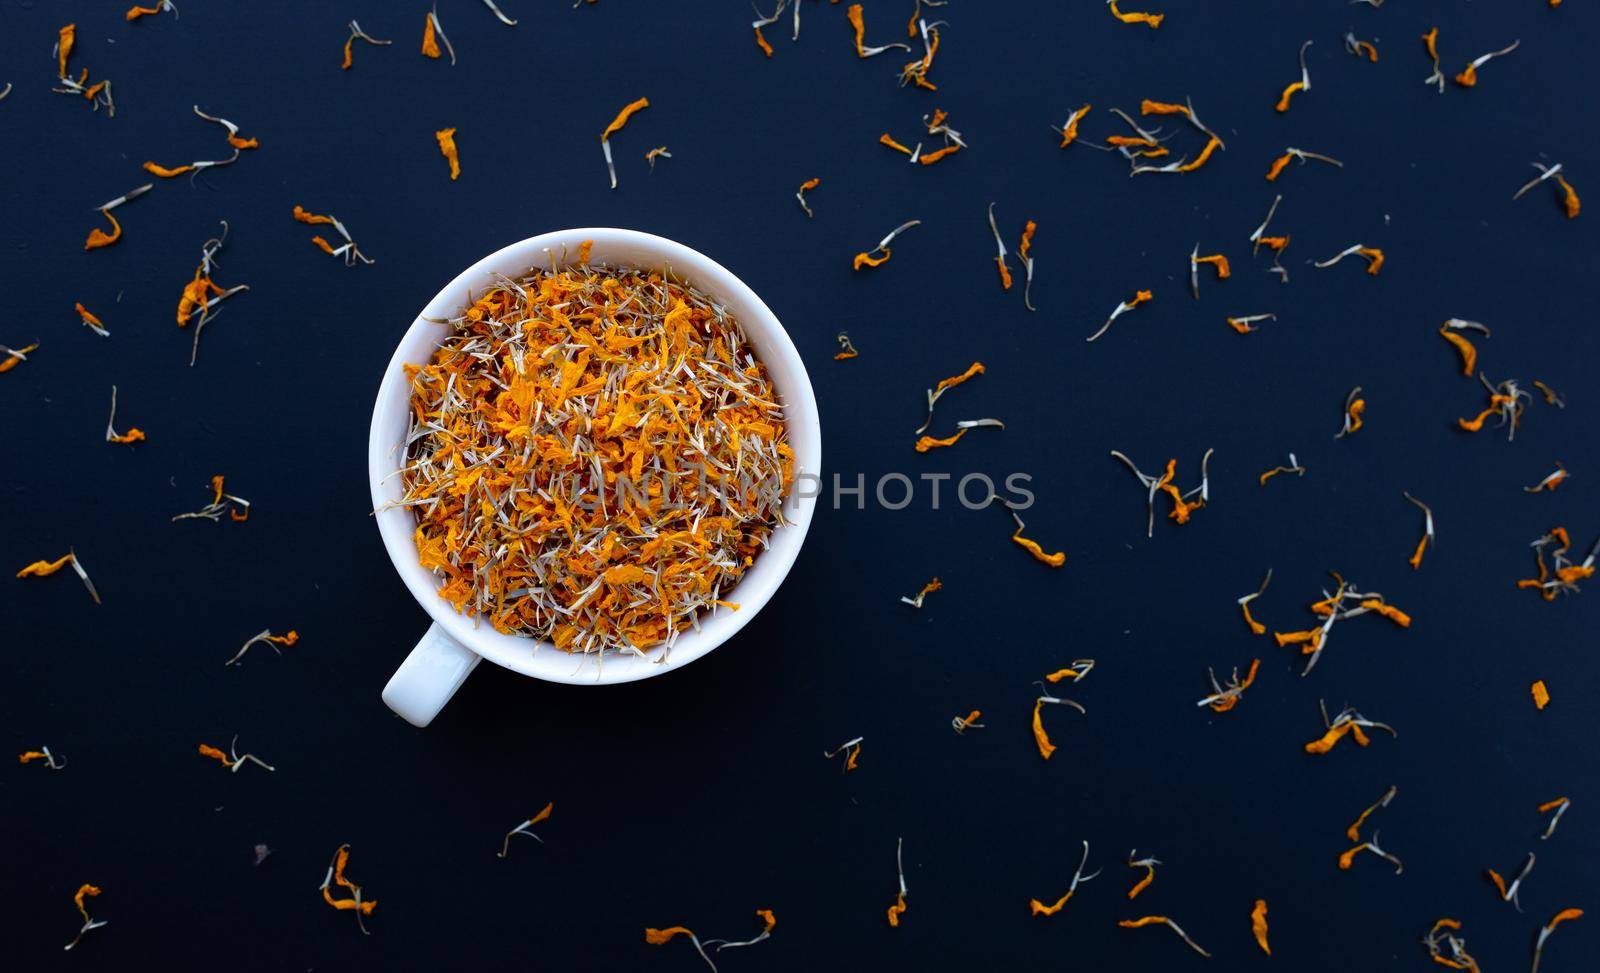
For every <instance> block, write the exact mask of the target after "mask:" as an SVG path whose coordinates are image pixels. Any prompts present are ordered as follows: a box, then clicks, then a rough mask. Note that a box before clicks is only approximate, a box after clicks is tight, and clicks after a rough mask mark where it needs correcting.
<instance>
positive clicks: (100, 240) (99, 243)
mask: <svg viewBox="0 0 1600 973" xmlns="http://www.w3.org/2000/svg"><path fill="white" fill-rule="evenodd" d="M100 215H102V216H104V217H105V218H106V219H108V220H110V221H111V232H110V233H109V234H108V233H106V232H105V231H104V230H102V229H100V228H99V227H98V226H97V227H95V228H94V229H92V230H90V231H89V239H88V240H86V241H84V244H83V249H85V250H98V249H99V248H101V247H109V246H111V245H112V244H113V243H116V242H117V241H118V240H120V239H122V224H121V223H118V222H117V218H116V217H115V216H112V215H111V211H110V210H101V211H100Z"/></svg>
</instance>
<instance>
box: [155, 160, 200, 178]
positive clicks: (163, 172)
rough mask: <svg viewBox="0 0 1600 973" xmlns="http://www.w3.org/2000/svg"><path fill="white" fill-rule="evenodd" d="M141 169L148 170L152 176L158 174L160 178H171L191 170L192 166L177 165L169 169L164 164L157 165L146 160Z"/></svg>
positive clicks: (192, 169)
mask: <svg viewBox="0 0 1600 973" xmlns="http://www.w3.org/2000/svg"><path fill="white" fill-rule="evenodd" d="M143 169H144V171H145V172H148V173H150V174H151V175H153V176H160V177H161V178H162V179H171V178H173V177H174V176H181V175H183V174H184V173H186V172H193V171H194V166H177V167H175V168H172V169H169V168H167V167H166V166H163V165H157V164H156V163H154V162H146V163H145V164H144V166H143Z"/></svg>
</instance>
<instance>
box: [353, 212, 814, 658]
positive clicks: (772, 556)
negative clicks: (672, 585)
mask: <svg viewBox="0 0 1600 973" xmlns="http://www.w3.org/2000/svg"><path fill="white" fill-rule="evenodd" d="M585 240H592V241H593V248H592V250H591V256H590V262H591V263H595V264H605V265H611V266H622V267H633V268H639V269H650V270H660V269H670V270H671V271H672V273H673V274H674V275H676V276H677V277H680V278H682V279H684V280H686V281H687V282H688V283H689V284H691V285H693V286H694V287H696V288H697V289H699V290H700V291H702V292H703V293H705V294H706V295H708V296H709V297H710V298H711V299H713V300H715V301H717V302H718V303H720V304H723V305H724V306H726V307H727V309H728V311H729V312H730V313H731V314H732V315H733V317H734V319H735V320H736V321H738V322H739V324H740V326H741V327H743V329H744V333H745V336H746V337H747V338H748V339H749V342H750V345H751V347H752V348H753V349H754V351H755V353H756V356H757V357H758V358H760V359H761V361H762V362H763V364H765V365H766V366H767V370H768V373H769V374H770V376H771V378H772V384H773V387H774V388H776V389H777V392H778V400H779V402H781V403H782V405H783V408H784V419H785V421H786V423H787V425H788V429H789V445H790V447H791V448H792V449H793V450H794V455H795V475H796V487H794V488H791V491H790V497H789V499H788V500H786V501H785V503H784V507H783V512H784V517H785V520H786V521H787V523H786V524H785V525H783V526H780V527H777V528H775V529H774V530H773V532H772V536H771V539H770V543H769V545H768V548H767V550H766V551H765V552H764V553H762V554H761V555H760V556H758V557H757V558H756V559H755V563H754V564H753V565H751V567H750V568H749V570H747V571H746V572H745V574H744V577H742V578H741V579H740V580H739V583H738V585H736V586H735V587H734V588H733V590H732V591H731V592H726V593H724V594H723V596H722V597H723V598H724V599H725V600H727V601H731V602H734V603H735V604H738V605H739V606H740V607H739V610H738V611H729V610H726V609H721V608H719V609H717V610H716V611H715V612H712V613H706V614H703V615H702V616H701V617H700V620H699V627H698V629H695V628H690V629H687V630H685V631H684V632H682V633H681V634H680V635H679V636H678V638H677V640H676V641H675V642H674V643H673V645H672V648H671V650H670V651H667V650H665V648H664V647H662V646H657V647H655V648H653V649H650V650H647V652H646V655H647V658H645V659H640V658H639V657H637V656H634V655H624V654H618V653H606V654H604V655H603V656H602V655H601V654H587V655H582V654H570V653H567V652H563V651H562V650H560V649H557V648H556V647H555V646H554V645H551V644H550V643H548V642H541V641H537V640H534V639H530V638H525V637H520V636H514V635H505V634H502V633H500V632H497V631H495V629H494V627H493V626H491V625H490V624H489V623H488V622H487V621H483V620H480V619H475V618H471V617H468V616H465V615H461V614H458V613H457V612H456V610H455V608H454V607H453V606H452V605H451V604H450V603H449V602H447V601H445V600H444V599H443V598H440V597H439V594H438V588H439V581H438V579H437V578H435V577H434V575H433V574H432V573H431V572H429V571H427V570H425V569H423V567H422V566H421V565H420V564H419V563H418V561H417V550H416V545H415V543H414V541H413V534H414V533H415V531H416V519H415V517H414V516H413V515H412V513H411V511H410V510H408V509H405V508H401V507H386V505H387V504H389V503H392V502H395V501H398V500H399V499H400V496H401V492H402V491H401V484H400V476H399V472H398V471H399V469H400V466H401V464H402V463H403V461H404V459H405V448H404V445H403V444H404V442H405V436H406V431H407V427H408V425H409V396H410V383H409V382H408V381H407V380H406V376H405V372H404V370H403V366H404V365H407V364H424V363H426V362H427V361H428V358H429V356H431V355H432V354H433V351H434V349H435V348H436V347H438V345H439V344H440V342H442V341H443V340H444V338H445V336H446V335H447V334H448V333H449V330H450V329H449V326H448V325H446V324H439V323H436V322H435V321H429V320H428V319H429V318H434V319H446V318H450V317H454V316H455V315H457V314H459V313H460V312H461V310H462V309H463V308H465V307H466V306H467V305H468V303H469V301H468V292H469V291H470V292H471V293H472V294H473V295H474V296H476V295H480V294H482V293H483V292H484V291H485V290H486V289H488V287H490V286H492V280H491V277H492V275H493V274H496V273H499V274H504V275H506V276H509V277H516V276H517V275H519V274H522V273H524V272H526V271H527V270H528V269H529V268H531V267H549V266H550V262H551V255H554V257H555V260H556V264H557V265H558V266H559V265H561V264H562V263H563V261H564V258H566V257H575V256H576V254H577V250H578V245H579V244H580V243H582V242H583V241H585ZM367 465H368V472H369V475H370V477H371V480H372V502H373V507H374V509H375V510H377V513H376V514H375V515H374V516H375V519H376V520H377V522H378V531H379V533H381V534H382V536H383V542H384V547H385V548H386V549H387V550H388V552H389V557H390V559H391V560H393V561H394V565H395V569H396V570H397V571H399V572H400V577H401V579H402V580H404V581H405V583H406V587H407V588H409V589H410V590H411V593H412V595H414V596H415V597H416V599H417V601H418V602H419V603H421V605H422V607H423V608H424V609H425V610H426V611H427V612H428V614H429V615H430V616H432V618H433V619H434V620H435V621H436V622H438V623H439V624H440V625H441V626H442V627H443V628H444V629H445V631H446V632H448V633H449V634H450V636H451V637H453V638H455V639H456V640H457V641H459V642H460V643H461V644H463V645H465V646H467V647H468V648H470V649H472V650H473V651H475V652H477V653H478V654H479V655H481V656H483V657H484V658H486V659H488V660H490V661H491V662H495V663H497V664H499V665H502V666H505V667H506V668H508V669H514V670H516V671H517V672H521V673H524V674H526V675H530V676H535V677H537V678H540V679H547V680H551V681H554V682H567V683H578V684H591V685H592V684H594V683H611V682H630V681H632V680H635V679H645V678H648V677H650V676H654V675H658V674H660V673H661V672H664V671H666V670H667V669H670V668H677V667H678V666H681V665H684V664H686V663H688V662H692V661H694V660H695V659H697V658H699V657H700V656H702V655H705V654H706V653H707V652H710V651H711V650H712V649H714V648H716V647H717V646H718V645H720V644H722V643H723V642H724V641H726V640H727V639H729V638H730V637H732V635H733V634H734V633H735V632H737V631H738V630H739V629H741V628H743V627H744V625H745V624H746V623H747V622H749V620H750V619H751V618H752V617H753V616H754V615H755V613H756V612H758V611H759V610H760V609H761V606H762V605H764V604H765V603H766V601H767V599H768V598H770V597H771V596H772V593H773V592H774V591H776V590H777V587H778V585H779V583H780V582H782V581H783V578H784V576H785V575H787V574H788V572H789V568H790V566H791V565H793V564H794V560H795V558H796V557H797V556H798V555H799V553H800V545H801V542H802V541H804V539H805V535H806V529H807V528H808V527H809V526H810V523H811V515H812V512H813V510H814V508H815V498H814V496H813V495H808V494H814V493H815V492H816V491H815V490H812V491H807V490H805V489H802V488H801V486H802V484H801V477H804V476H813V477H814V476H817V475H818V474H819V473H820V471H821V466H822V438H821V427H820V424H819V422H818V419H817V403H816V397H815V395H814V394H813V392H812V389H811V380H810V378H809V377H808V376H807V375H806V370H805V364H804V363H803V362H802V361H801V359H800V354H799V352H798V351H796V350H795V347H794V342H792V341H791V340H790V339H789V335H788V334H787V333H786V332H785V331H784V330H783V325H782V324H780V323H779V322H778V319H777V317H776V316H774V315H773V313H772V311H771V310H769V309H768V308H767V306H766V305H765V304H764V303H762V301H761V298H759V297H757V296H756V294H755V292H754V291H752V290H751V289H750V288H749V287H747V286H746V285H745V284H744V283H743V282H742V281H740V280H739V279H738V278H737V277H735V276H734V275H733V274H732V273H730V272H729V271H728V270H727V269H726V268H724V267H723V266H722V265H720V264H718V263H717V262H716V261H714V260H712V259H710V258H709V257H706V256H704V255H703V254H700V253H698V252H696V251H694V250H691V249H690V248H688V247H685V246H683V245H682V244H679V243H674V242H672V241H671V240H667V239H664V238H662V237H658V236H653V235H651V234H648V233H641V232H639V231H637V230H620V229H604V228H589V229H574V230H559V231H556V232H554V233H546V234H542V235H540V236H536V237H532V238H530V239H527V240H523V241H521V242H520V243H514V244H512V245H511V246H509V247H506V248H504V249H502V250H499V251H497V252H495V253H492V254H490V255H489V256H487V257H485V258H483V259H482V260H480V261H478V262H477V263H475V264H473V265H472V266H471V267H468V268H467V269H466V270H465V271H463V272H462V273H461V274H460V275H458V276H457V277H456V279H455V280H453V281H451V282H450V283H449V284H448V285H446V286H445V288H444V289H443V290H441V291H440V292H439V293H438V295H437V296H436V297H434V299H433V300H432V301H430V302H429V303H428V306H427V307H425V308H423V310H422V313H421V314H420V315H418V317H417V319H416V321H414V322H413V323H412V325H411V327H410V329H409V330H407V331H406V334H405V336H404V337H403V338H402V339H401V340H400V346H399V347H398V348H397V349H395V353H394V357H393V358H392V359H391V360H390V362H389V364H388V367H387V369H386V370H385V372H384V375H383V381H382V384H381V385H380V386H379V389H378V400H377V405H376V407H375V408H374V410H373V415H372V434H371V438H370V440H369V442H368V450H367ZM663 655H665V658H666V661H665V662H664V663H663V662H661V661H660V660H661V659H662V657H663Z"/></svg>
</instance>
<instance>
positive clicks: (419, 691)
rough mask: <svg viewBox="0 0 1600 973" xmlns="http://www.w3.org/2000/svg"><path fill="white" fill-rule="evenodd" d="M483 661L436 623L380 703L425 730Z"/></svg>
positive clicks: (407, 660)
mask: <svg viewBox="0 0 1600 973" xmlns="http://www.w3.org/2000/svg"><path fill="white" fill-rule="evenodd" d="M482 661H483V656H481V655H479V654H478V653H476V652H474V651H472V650H471V649H469V648H467V647H466V646H464V645H462V644H461V643H460V642H457V641H456V640H455V639H453V638H451V637H450V636H449V635H446V634H445V631H444V629H442V628H440V627H439V623H437V622H435V623H433V624H432V625H430V626H429V627H428V631H427V632H426V633H425V634H424V635H423V636H422V639H421V641H419V642H418V643H417V647H416V648H414V649H412V650H411V654H410V655H408V656H406V659H405V661H404V662H402V663H400V668H398V669H396V670H395V672H394V675H392V676H390V677H389V684H388V685H386V686H384V687H383V701H384V702H385V703H386V704H388V706H389V708H390V709H392V710H394V711H395V712H396V713H398V714H400V716H401V717H402V718H403V719H404V720H405V721H406V722H407V723H410V724H411V725H412V726H419V727H420V726H427V725H428V724H429V723H432V722H433V718H434V717H435V716H438V715H439V711H440V710H441V709H444V704H445V703H448V702H450V697H452V696H454V695H455V694H456V690H458V689H460V688H461V684H462V683H464V682H466V681H467V676H469V675H471V674H472V670H473V669H475V668H477V665H478V663H479V662H482Z"/></svg>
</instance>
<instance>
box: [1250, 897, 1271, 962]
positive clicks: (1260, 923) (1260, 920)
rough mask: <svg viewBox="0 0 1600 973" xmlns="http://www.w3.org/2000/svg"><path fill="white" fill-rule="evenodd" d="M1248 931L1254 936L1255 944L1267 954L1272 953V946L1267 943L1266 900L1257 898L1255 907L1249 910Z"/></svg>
mask: <svg viewBox="0 0 1600 973" xmlns="http://www.w3.org/2000/svg"><path fill="white" fill-rule="evenodd" d="M1250 932H1251V933H1252V934H1253V935H1254V936H1255V937H1256V945H1257V946H1260V947H1261V951H1262V952H1263V953H1266V954H1267V955H1268V956H1271V955H1272V947H1271V946H1268V945H1267V900H1266V899H1257V900H1256V905H1255V908H1253V909H1251V910H1250Z"/></svg>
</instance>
